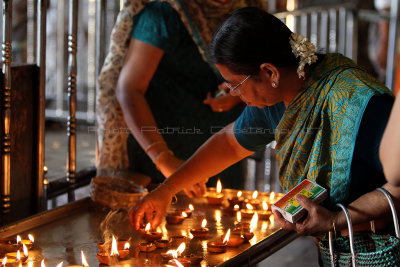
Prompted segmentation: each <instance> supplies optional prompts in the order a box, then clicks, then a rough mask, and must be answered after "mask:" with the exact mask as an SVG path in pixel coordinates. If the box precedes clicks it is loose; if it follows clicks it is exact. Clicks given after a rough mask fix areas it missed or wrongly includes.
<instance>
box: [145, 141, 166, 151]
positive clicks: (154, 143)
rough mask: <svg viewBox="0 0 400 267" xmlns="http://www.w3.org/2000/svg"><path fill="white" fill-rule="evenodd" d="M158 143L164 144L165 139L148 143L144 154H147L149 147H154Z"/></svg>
mask: <svg viewBox="0 0 400 267" xmlns="http://www.w3.org/2000/svg"><path fill="white" fill-rule="evenodd" d="M158 144H165V141H163V140H160V141H155V142H153V143H151V144H150V145H148V146H147V147H146V149H145V150H144V151H145V152H146V154H148V153H149V151H150V149H152V148H153V147H155V146H156V145H158Z"/></svg>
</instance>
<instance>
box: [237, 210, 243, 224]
mask: <svg viewBox="0 0 400 267" xmlns="http://www.w3.org/2000/svg"><path fill="white" fill-rule="evenodd" d="M236 220H237V221H238V222H241V221H242V213H241V212H240V211H238V212H236Z"/></svg>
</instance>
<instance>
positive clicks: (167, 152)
mask: <svg viewBox="0 0 400 267" xmlns="http://www.w3.org/2000/svg"><path fill="white" fill-rule="evenodd" d="M164 154H170V155H171V156H173V155H174V153H173V152H172V151H171V150H169V149H167V150H163V151H161V152H160V153H158V154H157V156H156V157H155V158H154V160H153V163H154V165H156V168H157V170H160V168H159V167H158V162H159V161H160V158H161V156H162V155H164Z"/></svg>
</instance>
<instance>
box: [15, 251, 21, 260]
mask: <svg viewBox="0 0 400 267" xmlns="http://www.w3.org/2000/svg"><path fill="white" fill-rule="evenodd" d="M16 258H17V261H20V260H21V253H20V252H19V250H18V251H17V257H16Z"/></svg>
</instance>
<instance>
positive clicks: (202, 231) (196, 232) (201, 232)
mask: <svg viewBox="0 0 400 267" xmlns="http://www.w3.org/2000/svg"><path fill="white" fill-rule="evenodd" d="M206 226H207V220H206V219H203V221H202V222H201V227H200V228H197V229H190V233H191V234H192V235H193V236H194V237H202V238H204V237H207V236H208V234H209V232H210V230H209V229H208V228H206Z"/></svg>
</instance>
